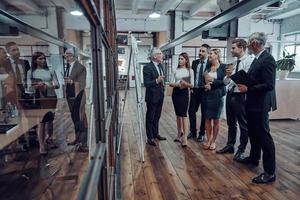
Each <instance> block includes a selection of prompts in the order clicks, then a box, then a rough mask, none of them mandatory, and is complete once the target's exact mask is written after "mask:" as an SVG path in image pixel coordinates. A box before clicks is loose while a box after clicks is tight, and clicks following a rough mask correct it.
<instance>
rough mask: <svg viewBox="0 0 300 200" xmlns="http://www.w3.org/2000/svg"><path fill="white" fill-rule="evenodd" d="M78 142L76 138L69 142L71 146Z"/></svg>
mask: <svg viewBox="0 0 300 200" xmlns="http://www.w3.org/2000/svg"><path fill="white" fill-rule="evenodd" d="M76 144H78V142H77V140H74V141H72V142H68V145H69V146H73V145H76Z"/></svg>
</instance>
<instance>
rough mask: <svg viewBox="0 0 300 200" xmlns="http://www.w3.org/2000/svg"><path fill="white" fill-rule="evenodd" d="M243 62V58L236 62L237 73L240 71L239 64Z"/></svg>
mask: <svg viewBox="0 0 300 200" xmlns="http://www.w3.org/2000/svg"><path fill="white" fill-rule="evenodd" d="M240 63H241V60H237V62H236V67H235V73H237V72H238V71H239V65H240Z"/></svg>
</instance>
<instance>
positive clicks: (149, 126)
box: [143, 47, 166, 146]
mask: <svg viewBox="0 0 300 200" xmlns="http://www.w3.org/2000/svg"><path fill="white" fill-rule="evenodd" d="M150 59H151V61H150V63H149V64H147V65H146V66H144V69H143V75H144V85H145V87H146V95H145V101H146V104H147V112H146V133H147V138H148V140H147V144H149V145H152V146H156V143H155V142H154V139H158V140H166V138H165V137H162V136H160V135H159V118H160V115H161V110H162V106H163V101H164V83H163V81H164V72H163V67H162V65H161V62H162V59H163V54H162V52H161V50H160V49H159V48H157V47H154V48H152V49H151V52H150Z"/></svg>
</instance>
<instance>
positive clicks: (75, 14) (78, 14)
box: [70, 10, 83, 16]
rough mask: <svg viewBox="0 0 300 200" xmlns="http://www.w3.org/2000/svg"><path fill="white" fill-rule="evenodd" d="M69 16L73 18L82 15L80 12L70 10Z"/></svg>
mask: <svg viewBox="0 0 300 200" xmlns="http://www.w3.org/2000/svg"><path fill="white" fill-rule="evenodd" d="M70 14H71V15H74V16H82V15H83V13H82V12H81V11H80V10H72V11H71V12H70Z"/></svg>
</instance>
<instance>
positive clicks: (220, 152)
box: [216, 145, 234, 154]
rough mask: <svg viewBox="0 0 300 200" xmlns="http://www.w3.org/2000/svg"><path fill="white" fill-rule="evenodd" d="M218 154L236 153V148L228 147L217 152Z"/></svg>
mask: <svg viewBox="0 0 300 200" xmlns="http://www.w3.org/2000/svg"><path fill="white" fill-rule="evenodd" d="M216 153H219V154H225V153H234V147H232V146H229V145H227V146H225V147H224V148H223V149H220V150H218V151H216Z"/></svg>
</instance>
